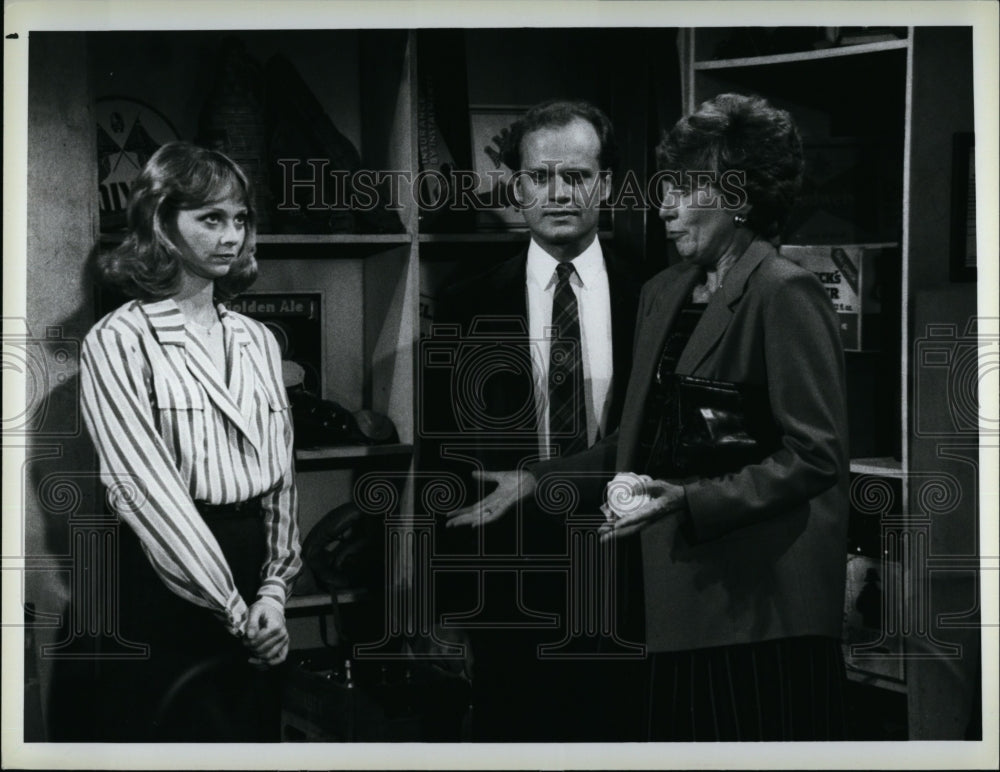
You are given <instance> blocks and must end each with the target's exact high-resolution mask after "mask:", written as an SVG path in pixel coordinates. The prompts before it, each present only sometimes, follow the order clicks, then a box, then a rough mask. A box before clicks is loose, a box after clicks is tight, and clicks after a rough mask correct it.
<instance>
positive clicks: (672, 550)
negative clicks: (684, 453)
mask: <svg viewBox="0 0 1000 772" xmlns="http://www.w3.org/2000/svg"><path fill="white" fill-rule="evenodd" d="M696 281H697V272H696V271H695V269H694V268H693V267H692V266H690V265H687V264H684V265H678V266H673V267H671V268H668V269H667V270H666V271H663V272H661V273H660V274H658V275H656V276H655V277H653V278H652V279H651V280H650V281H649V282H647V283H646V285H645V286H644V287H643V291H642V296H641V298H640V302H639V314H638V319H637V324H636V334H635V344H634V360H633V366H632V374H631V378H630V380H629V385H628V390H627V392H626V398H625V408H624V412H623V414H622V420H621V425H620V429H619V431H618V433H617V434H615V435H612V436H610V437H608V438H607V440H605V441H604V442H603V443H599V444H598V445H596V446H594V447H593V448H591V449H590V450H588V451H585V452H584V453H582V454H578V455H577V456H576V457H575V458H574V457H569V458H565V459H555V460H553V461H550V462H546V463H545V464H541V465H539V466H538V467H535V468H534V471H535V473H536V476H540V477H544V476H546V475H548V474H554V475H559V474H566V475H568V476H570V477H574V476H575V477H577V478H578V480H579V482H580V483H581V485H583V486H586V485H587V484H588V476H587V473H588V471H589V472H591V473H592V472H594V471H596V470H597V469H605V470H606V469H608V468H609V466H608V465H609V464H611V463H612V462H611V459H612V457H613V458H614V462H613V465H614V469H615V470H617V471H637V470H638V466H639V464H641V463H642V461H643V460H642V459H640V458H638V457H637V452H638V444H639V433H640V430H641V427H642V424H643V409H644V406H645V404H646V398H647V396H648V394H649V389H650V386H651V384H652V383H653V379H654V374H655V368H656V365H657V362H658V360H659V357H660V353H661V350H662V347H663V343H664V339H665V337H666V334H667V332H668V331H669V329H670V326H671V324H672V323H673V320H674V318H675V317H676V315H677V312H678V311H679V309H680V308H681V306H683V305H684V303H685V302H686V301H687V299H688V297H689V296H690V293H691V289H692V287H693V286H694V284H695V283H696ZM677 372H678V373H682V374H691V375H697V376H700V377H704V378H711V379H715V380H720V381H729V382H735V383H747V384H758V385H766V387H767V389H768V398H769V400H770V405H771V410H772V412H773V414H774V419H775V421H776V423H777V424H778V426H779V428H780V429H781V433H782V445H781V448H780V449H779V450H778V451H776V452H775V453H773V454H772V455H770V456H768V457H767V458H765V459H764V460H763V461H762V462H761V463H760V464H754V465H751V466H747V467H744V468H743V469H742V470H740V471H739V472H737V473H735V474H729V475H725V476H723V477H720V478H711V479H701V480H696V481H693V482H685V483H684V488H685V492H686V495H687V504H688V510H689V512H688V514H685V515H683V516H677V515H671V516H667V517H664V518H662V519H660V520H658V521H656V522H655V523H653V524H651V525H649V526H647V527H646V528H645V529H644V530H643V531H642V532H641V538H642V555H643V577H644V587H645V600H646V626H647V644H648V646H649V648H650V650H651V651H676V650H685V649H694V648H704V647H710V646H723V645H730V644H737V643H747V642H752V641H761V640H768V639H772V638H783V637H792V636H800V635H827V636H834V637H839V635H840V632H841V625H842V615H843V597H844V579H845V566H846V535H847V514H848V512H847V475H848V456H847V416H846V406H845V397H844V394H845V387H844V367H843V352H842V348H841V344H840V335H839V329H838V321H837V317H836V314H835V313H834V311H833V308H832V306H831V303H830V301H829V299H828V297H827V296H826V293H825V292H824V290H823V288H822V285H821V284H820V283H819V281H818V280H817V279H816V277H815V276H813V275H812V274H811V273H809V272H808V271H805V270H803V269H801V268H799V267H798V266H796V265H794V264H793V263H791V262H789V261H787V260H785V259H784V258H781V257H779V256H778V254H777V253H776V251H775V250H774V248H773V247H771V246H770V245H769V244H767V243H765V242H754V243H753V244H752V245H751V246H750V247H749V248H748V250H747V251H746V252H745V253H744V254H743V255H742V256H741V258H740V259H739V260H738V261H737V262H736V263H735V265H733V267H732V268H731V269H730V271H729V273H728V274H727V275H726V277H725V281H724V284H723V286H722V287H721V288H720V289H719V290H718V291H717V292H716V294H715V295H714V296H713V297H712V299H711V301H710V302H709V304H708V307H707V308H706V310H705V313H704V316H703V317H702V319H701V321H700V322H699V324H698V327H697V328H696V330H695V331H694V334H693V335H692V337H691V339H690V341H689V343H688V345H687V347H686V348H685V350H684V352H683V354H682V356H681V358H680V360H679V361H678V364H677ZM638 471H641V470H638ZM593 479H594V478H593V477H592V476H591V477H589V480H591V481H592V480H593ZM687 518H689V520H688V521H687V522H686V523H685V519H687Z"/></svg>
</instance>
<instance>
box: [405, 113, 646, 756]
mask: <svg viewBox="0 0 1000 772" xmlns="http://www.w3.org/2000/svg"><path fill="white" fill-rule="evenodd" d="M616 154H617V151H616V146H615V140H614V132H613V128H612V125H611V122H610V120H609V119H608V118H607V116H606V115H604V114H603V113H602V112H601V111H600V110H598V109H597V108H596V107H594V106H593V105H591V104H589V103H586V102H570V101H551V102H544V103H542V104H539V105H536V106H535V107H533V108H531V109H530V110H529V111H528V112H527V113H526V114H525V116H524V117H523V118H522V119H521V120H520V121H518V122H517V123H516V124H515V125H514V127H512V130H511V133H510V136H509V139H508V143H507V148H506V152H505V161H506V163H507V165H508V166H509V167H510V168H511V169H513V170H515V182H514V185H515V190H514V194H515V196H516V199H517V202H518V204H519V207H520V209H521V211H522V213H523V216H524V219H525V222H526V224H527V225H528V229H529V231H530V234H531V240H530V242H529V244H528V246H527V247H526V248H525V249H524V250H522V251H521V252H520V254H518V255H516V256H515V257H513V258H511V259H508V260H506V261H504V262H502V263H499V264H498V265H496V266H494V267H492V268H491V269H489V270H488V271H486V272H485V273H483V274H481V275H478V276H475V277H474V278H472V279H467V280H465V281H463V282H461V283H459V284H456V285H454V286H452V287H450V288H449V289H448V290H446V291H445V292H444V293H442V296H441V297H440V298H439V300H438V304H437V313H436V314H435V331H436V332H437V331H440V330H445V331H446V335H447V334H451V335H452V336H455V337H454V338H453V339H454V340H455V341H456V344H457V345H456V351H457V352H458V353H457V355H456V359H455V360H454V361H455V366H454V368H453V369H451V370H449V371H448V372H447V373H444V372H437V371H433V370H429V369H425V370H424V373H423V376H422V377H423V387H424V389H426V390H428V393H432V394H435V395H436V396H438V397H440V399H441V401H442V405H441V407H443V408H444V405H443V402H444V401H445V399H446V398H445V395H449V396H450V399H449V400H448V401H449V402H450V405H448V406H447V407H446V408H445V409H444V411H443V412H444V413H445V414H446V415H445V416H444V417H443V418H442V419H441V420H440V421H439V422H438V423H439V426H440V425H447V426H448V427H449V428H450V429H451V430H452V432H453V435H452V440H450V441H435V442H433V443H422V449H421V466H422V467H424V468H425V469H439V470H440V469H448V470H450V471H455V472H457V473H458V474H460V475H461V476H462V477H463V478H465V479H466V481H468V482H470V485H469V491H468V494H469V496H468V498H469V500H475V499H478V498H480V497H481V494H482V492H483V490H484V488H485V489H486V490H488V489H489V487H491V486H492V484H493V483H494V482H495V481H496V474H497V473H499V472H502V470H509V469H518V468H521V467H523V466H524V465H525V464H528V463H532V462H535V461H538V460H543V459H548V458H552V457H556V456H565V455H569V454H572V453H575V452H578V451H579V450H582V449H584V448H586V447H587V446H589V445H591V444H593V443H594V442H595V441H597V440H598V439H600V438H601V437H604V436H606V435H607V434H609V433H610V432H612V431H614V429H615V428H616V427H617V425H618V421H619V418H620V416H621V412H622V406H623V399H624V389H625V385H626V383H627V381H628V373H629V369H630V362H631V356H630V352H631V342H632V333H633V329H634V321H635V313H636V307H637V300H638V291H639V286H640V283H639V281H638V279H637V278H636V276H635V271H634V269H632V268H631V267H630V266H627V265H625V264H623V263H622V262H621V261H619V260H617V259H616V258H615V257H614V256H613V255H612V254H610V250H608V249H607V248H606V247H603V246H602V244H601V243H600V241H599V240H598V225H599V219H600V207H601V204H602V203H604V202H605V201H606V200H607V199H608V197H609V196H610V193H611V175H612V170H613V168H614V165H615V161H616ZM440 339H441V336H439V335H435V336H434V340H440ZM566 360H569V361H570V363H571V365H574V364H575V369H573V367H569V366H564V365H565V361H566ZM554 363H555V364H554ZM449 378H450V379H451V382H450V383H448V382H447V381H448V379H449ZM573 387H575V388H573ZM448 536H450V537H451V538H450V539H448V538H447V537H445V538H444V539H443V540H442V541H440V542H439V544H442V545H443V547H442V548H443V549H446V550H455V551H458V552H465V553H466V554H473V553H475V554H479V555H481V556H483V558H484V560H485V561H489V560H490V559H495V558H496V557H497V556H507V557H508V558H510V559H509V560H508V561H507V562H506V563H505V566H502V567H498V568H497V569H496V570H485V571H482V572H481V573H480V575H479V577H478V579H479V584H478V586H477V588H476V597H470V596H469V586H468V585H466V587H465V592H464V593H461V592H460V593H459V595H460V596H461V598H462V600H459V599H458V598H457V597H456V596H455V595H454V594H452V596H451V597H447V598H439V600H440V601H441V603H442V604H443V608H444V609H446V610H449V611H454V612H456V613H457V612H458V609H459V608H462V607H463V606H464V610H465V611H466V612H467V613H465V614H464V615H461V616H462V618H463V619H464V624H465V625H466V626H467V627H468V628H469V629H470V630H472V631H473V634H474V638H473V641H474V645H473V652H474V657H475V660H476V662H475V677H474V689H475V693H476V695H477V699H476V703H475V721H474V724H475V726H474V730H473V731H474V736H475V737H476V739H484V740H512V741H517V740H520V741H546V740H572V739H580V740H584V739H626V738H625V737H621V736H613V731H612V730H609V729H608V727H609V726H611V725H610V724H608V723H603V724H602V723H601V722H600V720H599V707H600V706H599V705H598V704H597V703H599V702H601V701H603V698H602V697H601V696H600V695H602V694H604V693H605V691H604V686H602V683H604V682H605V681H607V680H608V679H609V678H610V677H612V674H613V671H612V670H609V668H608V667H607V666H605V665H594V667H593V668H590V669H588V668H584V667H580V666H575V665H572V664H569V663H567V662H558V661H551V660H545V659H544V658H540V657H539V650H538V646H539V645H540V644H543V643H555V642H558V641H559V640H560V639H561V638H565V637H566V635H567V633H566V629H565V628H566V626H567V618H568V587H567V581H566V579H565V576H564V575H562V574H560V573H559V572H552V571H549V572H546V571H544V570H542V571H527V570H525V569H527V568H530V567H531V565H530V561H531V560H532V559H533V558H538V557H539V556H544V555H548V556H560V555H567V554H568V553H567V549H568V547H567V539H566V525H565V522H564V521H562V520H560V519H558V518H554V517H551V516H550V515H546V514H545V513H543V512H540V511H538V510H537V509H535V508H531V507H527V508H525V509H524V511H522V512H521V513H520V516H519V517H518V518H511V519H510V520H509V521H506V522H503V523H497V524H496V527H490V528H487V529H483V531H482V532H478V533H475V534H468V533H467V532H466V533H462V534H459V533H457V532H455V531H451V532H450V533H449V534H448ZM463 537H468V538H467V541H466V542H465V543H464V544H458V545H457V546H456V541H458V542H461V540H462V538H463ZM630 549H631V550H634V549H635V545H630V544H622V545H617V546H616V550H617V552H618V557H619V558H621V562H622V563H625V562H627V561H626V558H627V553H628V552H629V550H630ZM542 562H543V563H544V560H543V561H542ZM637 565H638V564H637V560H633V562H632V565H631V568H632V569H633V570H635V569H636V568H637ZM627 570H628V569H627V567H622V566H620V567H619V574H622V572H623V571H627ZM620 578H624V577H620ZM620 585H621V583H619V588H618V597H616V598H615V599H614V600H607V602H608V603H609V605H613V606H614V607H615V612H616V613H617V614H618V615H619V618H623V617H627V618H628V619H629V620H630V621H631V622H632V624H631V627H630V629H637V630H641V619H638V618H636V615H635V611H636V610H637V609H638V608H641V597H634V596H632V597H629V594H628V593H627V591H623V588H622V587H621V586H620ZM452 586H454V583H452ZM638 586H639V583H638V582H636V583H635V586H634V587H632V588H631V589H632V590H636V589H637V588H638ZM626 604H631V608H630V609H626V608H624V606H625V605H626ZM473 609H474V610H473ZM628 611H631V616H629V615H628V614H627V612H628ZM454 616H455V615H454V614H452V617H453V618H454ZM554 625H559V627H554ZM623 634H624V633H623ZM590 653H591V654H594V655H597V654H598V652H597V651H596V650H595V651H593V652H590ZM598 671H600V672H599V673H598ZM581 679H588V680H589V682H590V683H589V685H586V686H585V685H584V684H581V683H580V680H581ZM602 679H604V680H603V681H602ZM625 679H627V676H624V677H623V680H625ZM638 682H639V679H636V683H638ZM584 686H585V688H584V691H583V694H589V695H593V697H594V702H593V703H588V702H587V701H586V700H585V699H582V698H581V692H580V691H579V690H580V689H581V687H584ZM636 701H641V700H639V698H636ZM605 707H607V706H606V705H605ZM602 729H603V730H605V731H612V734H608V735H605V736H604V737H603V738H602V737H601V736H600V735H598V736H595V735H594V732H595V731H598V732H600V731H601V730H602Z"/></svg>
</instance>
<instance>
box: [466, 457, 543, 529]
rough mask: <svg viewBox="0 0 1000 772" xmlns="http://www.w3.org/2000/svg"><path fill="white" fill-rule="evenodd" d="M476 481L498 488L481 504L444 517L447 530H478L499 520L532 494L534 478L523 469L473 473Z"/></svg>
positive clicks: (471, 505)
mask: <svg viewBox="0 0 1000 772" xmlns="http://www.w3.org/2000/svg"><path fill="white" fill-rule="evenodd" d="M472 476H473V478H475V479H476V480H479V481H485V482H495V483H496V484H497V487H496V489H495V490H494V491H492V492H491V493H490V494H489V495H488V496H485V497H483V499H482V500H481V501H477V502H476V503H475V504H470V505H469V506H467V507H462V508H461V509H456V510H455V511H454V512H451V513H449V514H448V515H447V517H448V523H447V527H448V528H452V527H453V526H459V525H471V526H472V527H473V528H477V527H478V526H481V525H486V524H487V523H492V522H493V521H494V520H499V519H500V518H501V517H503V516H504V515H505V514H506V513H507V512H508V511H510V510H511V509H513V508H514V507H515V506H517V503H518V502H519V501H521V500H522V499H526V498H528V497H529V496H531V495H532V494H533V493H534V492H535V485H536V482H535V476H534V475H533V474H532V473H531V472H527V471H524V470H520V471H516V472H473V473H472Z"/></svg>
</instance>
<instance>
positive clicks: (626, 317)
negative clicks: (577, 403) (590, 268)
mask: <svg viewBox="0 0 1000 772" xmlns="http://www.w3.org/2000/svg"><path fill="white" fill-rule="evenodd" d="M602 247H603V245H602ZM604 264H605V266H606V268H607V272H608V294H609V295H610V300H611V349H612V351H611V356H612V363H613V371H612V372H613V377H612V395H611V405H610V409H609V410H608V420H607V428H608V431H609V432H610V431H613V430H614V428H615V427H616V426H618V423H619V421H620V419H621V414H622V407H623V405H624V402H625V389H626V388H627V387H628V381H629V373H630V371H631V369H632V344H633V339H634V335H635V316H636V312H637V309H638V306H639V290H640V282H639V281H638V279H636V277H635V276H634V274H633V273H632V272H631V271H630V270H629V267H628V266H627V265H623V264H622V263H621V262H619V261H618V260H617V259H616V258H615V256H614V254H613V252H612V251H611V248H610V247H607V248H604Z"/></svg>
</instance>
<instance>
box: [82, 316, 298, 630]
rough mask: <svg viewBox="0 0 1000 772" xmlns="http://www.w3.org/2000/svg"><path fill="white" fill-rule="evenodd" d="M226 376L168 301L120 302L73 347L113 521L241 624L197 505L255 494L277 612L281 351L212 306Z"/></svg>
mask: <svg viewBox="0 0 1000 772" xmlns="http://www.w3.org/2000/svg"><path fill="white" fill-rule="evenodd" d="M219 315H220V316H221V318H222V327H223V335H224V339H223V340H224V345H225V354H226V378H225V379H224V378H223V376H222V373H220V372H219V370H218V368H217V367H216V366H215V365H214V364H213V363H212V360H211V357H210V356H209V353H208V351H207V350H206V349H205V347H204V346H203V345H202V344H201V342H200V341H199V340H198V338H197V337H196V336H194V335H191V334H190V333H189V332H188V331H187V329H186V328H185V326H184V321H185V319H184V315H183V313H182V312H181V310H180V308H179V307H178V306H177V304H176V303H175V302H174V301H173V300H172V299H169V298H168V299H167V300H161V301H157V302H152V303H143V302H139V301H132V302H130V303H127V304H126V305H124V306H122V307H121V308H119V309H117V310H116V311H113V312H112V313H110V314H108V315H107V316H105V317H104V318H103V319H102V320H101V321H99V322H98V323H97V324H96V325H95V326H94V328H93V329H92V330H91V331H90V332H89V333H88V334H87V337H86V338H85V339H84V343H83V354H82V367H81V374H80V380H81V388H82V401H83V415H84V420H85V423H86V425H87V429H88V430H89V432H90V434H91V437H92V438H93V440H94V444H95V446H96V447H97V452H98V456H99V458H100V463H101V479H102V481H103V482H104V483H105V485H107V486H108V488H109V494H110V495H109V500H110V502H111V505H112V507H113V508H114V509H115V511H116V512H117V513H118V515H119V516H120V517H121V518H122V519H123V520H124V521H125V522H126V523H127V524H128V525H129V526H130V527H131V528H132V529H133V530H134V531H135V533H136V534H137V536H138V537H139V539H140V541H141V542H142V545H143V547H144V549H145V551H146V553H147V555H148V556H149V560H150V562H151V563H152V565H153V567H154V569H155V570H156V572H157V574H158V575H159V576H160V577H161V578H162V580H163V582H164V583H165V584H166V586H167V587H169V588H170V589H171V590H172V591H173V592H175V593H176V594H177V595H179V596H180V597H182V598H184V599H186V600H188V601H190V602H191V603H195V604H197V605H199V606H203V607H205V608H208V609H210V610H212V611H213V612H215V613H216V614H217V615H219V616H220V618H222V620H223V621H224V623H225V624H226V627H227V629H228V630H229V631H230V632H231V633H232V634H234V635H241V634H243V633H244V632H245V628H246V621H247V611H248V609H247V603H246V601H245V600H244V599H243V598H241V597H240V595H239V593H238V592H237V590H236V586H235V584H234V582H233V577H232V573H231V571H230V569H229V565H228V564H227V563H226V560H225V558H224V557H223V555H222V551H221V549H220V547H219V544H218V542H217V541H216V540H215V537H214V536H213V535H212V533H211V531H210V530H209V528H208V526H207V525H206V524H205V522H204V520H202V518H201V515H200V514H199V513H198V510H197V509H196V507H195V502H196V501H198V502H206V503H209V504H232V503H235V502H240V501H246V500H248V499H251V498H254V497H257V496H260V497H261V508H262V516H263V517H264V522H265V532H266V537H267V560H266V562H265V563H264V565H263V566H262V568H261V585H260V589H259V591H258V595H257V597H258V598H259V599H260V598H267V599H269V600H272V601H275V602H277V603H279V604H280V605H281V606H282V607H283V606H284V603H285V601H286V599H287V595H288V592H289V589H290V587H291V584H292V580H293V579H294V578H295V576H296V575H297V574H298V572H299V570H300V568H301V566H302V562H301V558H300V552H301V548H300V546H299V534H298V524H297V516H298V512H297V509H298V500H297V495H296V489H295V477H294V474H295V473H294V465H293V460H294V456H293V450H292V425H291V415H290V410H289V404H288V397H287V395H286V393H285V390H284V387H283V386H282V382H281V355H280V353H279V350H278V344H277V342H276V341H275V340H274V337H273V336H272V335H271V333H270V332H269V331H268V330H267V328H266V327H264V325H262V324H261V323H260V322H257V321H254V320H253V319H249V318H247V317H245V316H242V315H240V314H237V313H235V312H232V311H228V310H227V309H226V308H225V307H224V306H221V305H220V306H219Z"/></svg>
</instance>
